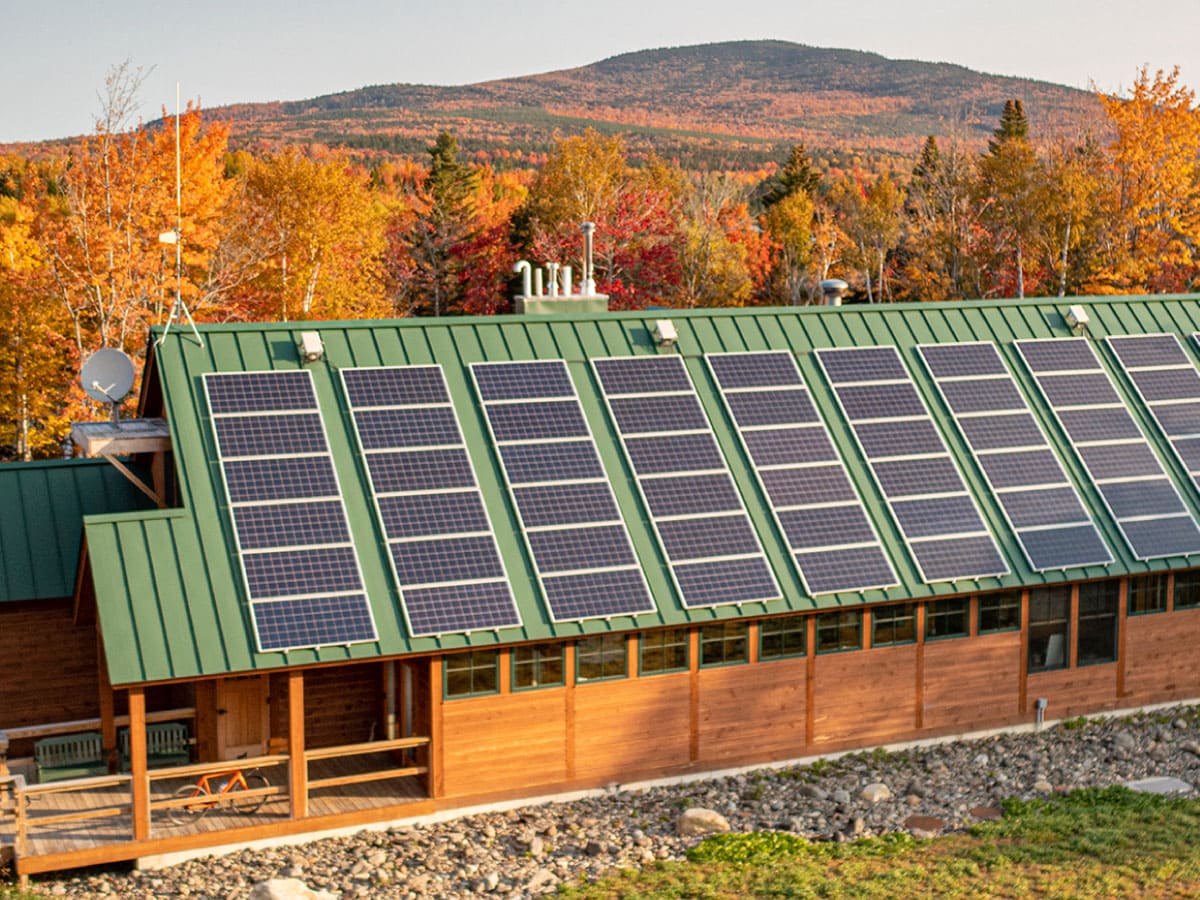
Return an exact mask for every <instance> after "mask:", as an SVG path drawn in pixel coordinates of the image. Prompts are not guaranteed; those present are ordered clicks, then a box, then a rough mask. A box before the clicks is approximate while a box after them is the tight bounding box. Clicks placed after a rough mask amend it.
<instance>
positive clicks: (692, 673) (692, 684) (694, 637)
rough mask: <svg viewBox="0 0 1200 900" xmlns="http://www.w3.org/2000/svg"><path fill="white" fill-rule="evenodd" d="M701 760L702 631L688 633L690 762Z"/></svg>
mask: <svg viewBox="0 0 1200 900" xmlns="http://www.w3.org/2000/svg"><path fill="white" fill-rule="evenodd" d="M698 759H700V629H699V628H692V629H690V630H689V631H688V761H689V762H696V761H697V760H698Z"/></svg>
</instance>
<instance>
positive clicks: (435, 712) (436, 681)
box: [429, 656, 446, 800]
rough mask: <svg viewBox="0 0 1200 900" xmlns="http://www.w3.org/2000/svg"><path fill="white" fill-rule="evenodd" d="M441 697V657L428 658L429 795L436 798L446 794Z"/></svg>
mask: <svg viewBox="0 0 1200 900" xmlns="http://www.w3.org/2000/svg"><path fill="white" fill-rule="evenodd" d="M444 703H445V699H444V698H443V697H442V657H440V656H435V657H433V658H432V659H431V660H429V740H430V747H429V796H430V797H431V798H432V799H434V800H436V799H437V798H439V797H444V796H445V795H446V766H445V758H446V747H445V741H444V740H443V738H444V736H445V734H446V728H445V723H446V718H445V709H444V707H443V704H444Z"/></svg>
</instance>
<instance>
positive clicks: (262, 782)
mask: <svg viewBox="0 0 1200 900" xmlns="http://www.w3.org/2000/svg"><path fill="white" fill-rule="evenodd" d="M245 777H246V790H248V791H257V790H261V789H262V788H269V787H270V786H271V782H269V781H267V776H266V775H262V774H260V773H258V772H247V773H246V776H245ZM233 802H234V807H235V808H236V809H237V811H238V812H240V813H246V814H249V813H256V812H258V811H259V810H260V809H262V805H263V804H264V803H266V802H267V798H266V797H246V798H245V799H243V798H241V797H239V798H237V799H235V800H234V801H233Z"/></svg>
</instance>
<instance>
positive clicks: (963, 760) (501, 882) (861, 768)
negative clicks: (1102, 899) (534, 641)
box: [34, 707, 1200, 900]
mask: <svg viewBox="0 0 1200 900" xmlns="http://www.w3.org/2000/svg"><path fill="white" fill-rule="evenodd" d="M1149 776H1171V777H1175V778H1179V779H1182V780H1183V781H1186V782H1188V783H1189V784H1192V785H1196V784H1200V709H1196V708H1193V707H1176V708H1171V709H1158V710H1155V711H1153V712H1146V713H1140V714H1137V715H1135V716H1132V717H1129V718H1121V719H1089V720H1072V721H1069V722H1065V723H1060V724H1058V725H1056V726H1054V727H1051V728H1047V729H1045V730H1043V731H1041V732H1039V733H1020V734H1003V735H998V736H993V737H988V738H983V739H978V740H971V741H959V742H953V743H944V744H938V745H933V746H928V747H919V748H913V749H907V750H902V751H897V752H893V753H888V752H883V751H869V752H865V753H856V754H850V755H846V756H841V757H838V758H836V759H831V760H822V761H819V762H817V763H815V764H813V765H810V766H804V767H798V768H788V769H766V768H764V769H760V770H755V771H751V772H744V773H740V774H737V775H732V776H727V777H722V778H712V779H706V780H698V781H692V782H689V783H685V784H673V785H669V786H657V787H651V788H647V789H644V790H614V791H611V792H609V793H606V794H605V795H603V796H598V797H592V798H588V799H583V800H573V801H570V802H561V803H549V804H545V805H539V806H528V807H523V808H520V809H515V810H508V811H504V812H494V813H486V814H478V815H471V816H466V817H462V818H458V819H453V820H450V821H446V822H440V823H437V824H427V825H401V826H396V827H393V828H390V829H388V830H386V831H364V832H360V833H358V834H356V835H354V836H351V837H344V838H335V839H328V840H322V841H314V842H312V843H308V844H303V845H298V846H292V847H283V848H278V849H271V850H243V851H239V852H236V853H233V854H230V855H227V856H222V857H216V858H214V857H207V858H204V859H200V860H194V861H191V862H187V863H182V864H180V865H177V866H173V867H171V868H167V869H161V870H158V871H140V872H139V871H121V870H103V871H101V870H89V871H86V872H74V873H62V874H60V875H59V877H57V878H54V879H48V880H42V881H35V882H34V888H35V889H36V890H37V891H39V892H42V893H46V894H50V895H52V896H67V897H122V898H125V897H128V898H160V897H191V898H220V900H226V898H246V897H248V896H250V894H251V891H252V888H253V886H254V885H255V884H256V883H258V882H263V881H266V880H268V879H277V878H292V879H298V880H299V881H301V882H303V884H304V885H307V887H308V888H310V889H312V890H313V891H324V892H328V894H331V895H332V896H334V897H345V898H350V897H371V898H377V897H378V898H460V897H461V898H466V897H476V896H478V895H480V894H497V895H506V896H509V897H513V898H517V897H536V896H540V895H542V894H546V893H552V892H553V891H555V890H556V889H557V888H558V886H559V885H560V884H562V883H564V882H573V881H579V880H582V879H588V878H593V877H595V876H598V875H602V874H604V873H605V872H608V871H611V870H613V869H616V868H622V867H639V866H643V865H646V864H648V863H652V862H654V861H655V860H667V859H682V858H683V857H684V854H685V852H686V851H687V849H688V848H689V847H690V846H692V845H694V844H695V843H697V842H698V841H700V840H702V839H703V838H702V836H701V835H686V836H681V835H680V834H679V833H678V832H679V830H680V826H679V819H680V816H681V814H682V813H683V812H684V811H685V810H688V809H696V808H702V809H706V810H711V811H713V812H714V813H717V814H719V815H718V816H717V818H720V817H723V818H724V819H725V821H727V822H728V824H729V827H730V828H731V829H732V830H734V831H760V830H781V831H789V832H792V833H795V834H800V835H804V836H806V837H810V838H813V839H817V840H849V839H853V838H854V837H857V836H865V835H876V834H882V833H885V832H890V831H901V830H908V831H914V832H915V833H917V834H919V835H923V836H924V835H931V834H936V833H943V832H947V831H953V830H956V829H961V828H964V827H966V826H967V825H969V824H970V823H971V822H973V821H977V820H978V819H979V818H981V817H987V816H989V815H994V814H995V807H996V806H997V804H998V803H999V802H1000V801H1001V800H1002V799H1004V798H1006V797H1013V796H1016V797H1024V798H1029V797H1035V796H1039V795H1042V796H1045V795H1049V794H1052V793H1055V792H1063V791H1067V790H1070V789H1072V788H1076V787H1088V786H1104V785H1110V784H1114V783H1121V782H1125V781H1130V780H1135V779H1141V778H1146V777H1149ZM256 896H268V895H267V894H265V893H264V892H263V891H262V889H261V888H260V889H259V892H258V893H257V894H256ZM280 896H282V895H280ZM293 896H303V894H295V895H293ZM310 896H311V895H310Z"/></svg>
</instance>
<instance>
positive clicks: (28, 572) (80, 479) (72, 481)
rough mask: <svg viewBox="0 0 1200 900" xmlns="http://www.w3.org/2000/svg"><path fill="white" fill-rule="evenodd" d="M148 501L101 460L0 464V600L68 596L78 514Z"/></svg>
mask: <svg viewBox="0 0 1200 900" xmlns="http://www.w3.org/2000/svg"><path fill="white" fill-rule="evenodd" d="M151 505H152V504H151V503H150V500H149V499H148V498H147V497H146V496H145V495H144V494H142V493H141V492H140V491H139V490H138V489H137V488H136V487H134V486H133V484H132V483H130V481H129V480H128V479H126V478H125V477H124V476H123V475H122V474H121V473H120V472H118V471H117V469H116V468H115V467H113V466H112V465H111V464H109V463H108V462H106V461H104V460H97V459H79V460H63V459H60V460H51V461H49V462H31V463H7V464H4V465H0V511H2V513H0V603H5V602H11V601H19V600H44V599H48V598H52V597H70V596H71V595H72V594H73V593H74V591H75V573H76V570H77V568H78V566H79V545H80V541H81V540H82V538H83V525H82V523H81V521H80V519H81V518H82V517H83V516H84V515H87V514H88V513H93V512H118V511H125V510H135V509H145V508H147V507H149V506H151Z"/></svg>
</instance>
